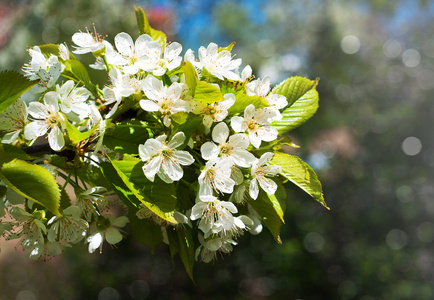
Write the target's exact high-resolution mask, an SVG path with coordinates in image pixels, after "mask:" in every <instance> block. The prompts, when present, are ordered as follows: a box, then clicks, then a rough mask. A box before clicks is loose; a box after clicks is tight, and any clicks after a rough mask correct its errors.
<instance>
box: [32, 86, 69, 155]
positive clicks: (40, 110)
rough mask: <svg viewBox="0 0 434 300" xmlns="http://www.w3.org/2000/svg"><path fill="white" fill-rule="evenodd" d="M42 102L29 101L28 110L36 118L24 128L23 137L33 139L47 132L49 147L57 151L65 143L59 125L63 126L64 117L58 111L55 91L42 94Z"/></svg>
mask: <svg viewBox="0 0 434 300" xmlns="http://www.w3.org/2000/svg"><path fill="white" fill-rule="evenodd" d="M44 103H45V105H44V104H42V103H39V102H31V103H30V104H29V108H28V112H29V114H30V115H31V116H32V117H33V118H35V119H36V120H35V121H33V122H31V123H30V124H28V125H27V126H26V128H25V129H24V137H25V138H26V139H28V140H33V139H34V138H36V137H38V136H42V135H44V134H46V133H47V131H50V133H49V134H48V143H49V144H50V147H51V148H52V149H53V150H55V151H59V150H61V149H62V148H63V146H64V145H65V139H64V138H63V132H62V129H61V127H65V126H66V125H65V119H64V117H63V115H62V114H61V113H60V112H59V105H58V103H57V94H56V92H48V93H46V94H45V96H44Z"/></svg>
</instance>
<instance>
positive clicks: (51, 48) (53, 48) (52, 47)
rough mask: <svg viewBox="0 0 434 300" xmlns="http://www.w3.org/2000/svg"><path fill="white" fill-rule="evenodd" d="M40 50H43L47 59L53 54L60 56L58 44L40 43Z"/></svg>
mask: <svg viewBox="0 0 434 300" xmlns="http://www.w3.org/2000/svg"><path fill="white" fill-rule="evenodd" d="M38 48H39V50H41V53H42V54H43V55H44V56H45V58H46V59H49V58H50V56H51V54H53V55H54V56H59V45H56V44H45V45H39V46H38Z"/></svg>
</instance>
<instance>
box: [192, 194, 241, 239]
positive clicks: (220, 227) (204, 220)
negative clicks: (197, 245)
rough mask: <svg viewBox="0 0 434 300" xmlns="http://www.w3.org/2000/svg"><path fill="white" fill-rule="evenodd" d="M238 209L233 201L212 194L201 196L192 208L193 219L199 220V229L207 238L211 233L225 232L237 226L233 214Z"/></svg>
mask: <svg viewBox="0 0 434 300" xmlns="http://www.w3.org/2000/svg"><path fill="white" fill-rule="evenodd" d="M237 212H238V210H237V208H236V207H235V205H234V204H233V203H232V202H227V201H220V200H219V199H218V198H217V197H214V196H212V195H208V196H201V197H200V201H199V202H197V203H196V204H195V205H194V206H193V208H192V210H191V216H190V219H191V220H198V219H200V221H199V229H200V230H202V231H203V233H204V234H205V238H207V237H208V236H210V235H211V234H217V233H220V232H222V233H224V232H226V231H231V230H233V229H235V228H236V224H235V218H234V216H233V215H232V214H234V213H237Z"/></svg>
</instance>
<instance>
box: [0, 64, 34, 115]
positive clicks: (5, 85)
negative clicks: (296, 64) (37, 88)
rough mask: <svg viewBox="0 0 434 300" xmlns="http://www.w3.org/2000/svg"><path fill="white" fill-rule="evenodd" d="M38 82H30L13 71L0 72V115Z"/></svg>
mask: <svg viewBox="0 0 434 300" xmlns="http://www.w3.org/2000/svg"><path fill="white" fill-rule="evenodd" d="M38 82H39V80H35V81H30V80H28V79H27V78H26V77H24V76H23V75H21V74H20V73H17V72H15V71H3V72H0V114H1V113H3V112H4V111H5V110H6V109H8V108H9V106H11V105H12V104H13V103H14V102H15V101H16V100H17V99H18V98H19V97H20V96H21V95H22V94H24V93H25V92H27V91H28V90H30V88H32V87H33V86H34V85H35V84H37V83H38Z"/></svg>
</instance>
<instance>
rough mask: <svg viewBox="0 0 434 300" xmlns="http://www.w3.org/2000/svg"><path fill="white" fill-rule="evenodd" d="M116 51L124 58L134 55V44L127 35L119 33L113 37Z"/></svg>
mask: <svg viewBox="0 0 434 300" xmlns="http://www.w3.org/2000/svg"><path fill="white" fill-rule="evenodd" d="M115 45H116V49H118V51H119V52H120V53H121V54H122V55H125V56H128V57H129V56H133V55H134V42H133V39H132V38H131V36H130V35H129V34H128V33H125V32H121V33H118V34H117V35H116V36H115Z"/></svg>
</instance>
